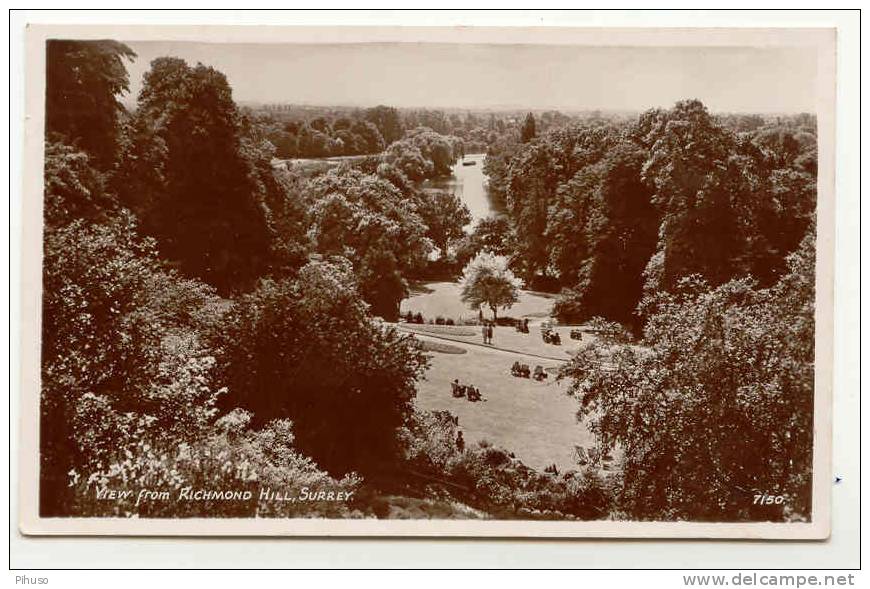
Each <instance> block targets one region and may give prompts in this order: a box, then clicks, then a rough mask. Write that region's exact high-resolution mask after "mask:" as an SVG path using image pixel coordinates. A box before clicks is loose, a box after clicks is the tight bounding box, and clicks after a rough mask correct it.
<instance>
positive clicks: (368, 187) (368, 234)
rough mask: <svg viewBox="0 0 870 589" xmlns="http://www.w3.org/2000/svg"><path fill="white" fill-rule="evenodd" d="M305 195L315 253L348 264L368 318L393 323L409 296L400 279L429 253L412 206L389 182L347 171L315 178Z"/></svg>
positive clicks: (337, 170) (428, 246)
mask: <svg viewBox="0 0 870 589" xmlns="http://www.w3.org/2000/svg"><path fill="white" fill-rule="evenodd" d="M306 193H307V196H306V198H307V201H308V202H309V203H310V205H311V216H312V225H311V229H310V231H309V233H310V235H311V238H312V241H313V243H314V247H315V249H316V251H318V252H320V253H322V254H324V255H329V256H332V255H338V256H343V257H345V258H347V259H349V260H350V261H351V262H352V263H353V267H354V271H355V272H356V274H357V276H358V277H359V290H360V294H361V295H362V297H363V299H364V300H365V301H366V302H367V303H369V304H370V305H371V306H372V313H373V314H375V315H378V316H381V317H383V318H385V319H387V320H395V319H396V318H397V317H398V313H399V303H400V302H401V300H402V299H403V298H405V296H407V284H406V283H405V280H404V276H405V275H406V274H407V273H408V272H409V271H410V270H411V269H413V268H417V267H419V266H420V265H421V264H422V263H423V261H424V260H425V259H426V256H427V255H428V253H429V251H430V250H431V241H430V240H428V239H427V238H426V237H425V232H426V226H425V224H424V223H423V221H422V220H421V218H420V216H419V215H418V214H417V211H416V205H415V203H414V202H413V201H411V200H409V199H407V198H405V197H404V195H403V194H402V193H401V192H400V190H399V189H398V188H396V186H394V185H393V183H392V182H390V181H389V180H386V179H384V178H381V177H379V176H377V175H374V174H364V173H362V172H360V171H358V170H353V169H350V168H339V169H336V170H330V171H329V172H328V173H326V174H324V175H322V176H320V177H318V178H316V179H314V180H313V181H311V182H310V183H309V184H308V186H307V189H306Z"/></svg>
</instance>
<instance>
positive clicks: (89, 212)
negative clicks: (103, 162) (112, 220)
mask: <svg viewBox="0 0 870 589" xmlns="http://www.w3.org/2000/svg"><path fill="white" fill-rule="evenodd" d="M44 175H45V185H44V202H45V209H44V211H43V217H44V219H45V224H46V225H47V226H52V227H54V226H59V225H63V224H66V223H69V222H71V221H73V220H75V219H77V218H89V219H96V218H99V217H100V216H103V215H104V214H105V213H107V212H111V211H113V210H115V209H117V201H116V200H115V198H114V196H113V195H112V194H111V193H110V192H109V191H107V190H106V187H105V182H104V179H103V176H104V175H103V174H100V172H99V171H98V170H97V169H95V168H94V166H93V165H92V158H91V157H90V156H89V155H88V154H87V153H85V152H84V151H81V150H80V149H78V148H76V147H73V146H70V145H67V144H64V143H58V142H55V141H47V142H46V144H45V165H44Z"/></svg>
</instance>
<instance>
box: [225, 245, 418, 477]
mask: <svg viewBox="0 0 870 589" xmlns="http://www.w3.org/2000/svg"><path fill="white" fill-rule="evenodd" d="M214 339H215V348H216V349H217V350H218V351H219V354H218V358H219V361H220V365H221V373H222V379H223V382H224V383H225V384H226V386H227V387H228V388H229V391H230V392H229V394H228V396H227V399H226V402H227V403H228V404H229V405H228V406H233V407H235V406H239V407H242V408H244V409H247V410H249V411H252V412H253V414H254V417H253V419H254V423H255V424H258V423H264V422H266V421H269V420H271V419H285V418H286V419H290V420H292V421H293V424H294V433H295V436H296V447H297V448H299V449H300V450H301V451H302V452H303V453H304V454H305V455H307V456H311V457H312V458H314V459H315V460H316V461H317V463H318V464H320V465H322V466H323V467H325V468H326V469H327V470H329V471H330V472H337V473H346V472H350V471H357V472H361V473H363V474H370V473H372V472H377V471H378V470H379V469H384V468H386V467H388V465H389V464H390V462H391V459H395V457H396V456H397V455H398V454H399V452H400V449H399V448H398V447H397V445H396V444H397V442H396V431H397V430H398V428H400V427H402V426H403V425H404V424H405V423H406V422H407V420H408V418H409V416H410V413H411V411H412V400H413V398H414V396H415V394H416V390H415V382H416V380H417V378H419V377H420V376H421V375H422V373H423V371H424V370H425V368H426V359H425V356H424V355H423V354H422V353H421V352H420V351H419V350H418V349H417V347H416V345H414V343H413V341H412V338H410V337H409V336H403V335H400V334H399V333H398V332H396V331H395V329H393V328H390V327H385V326H382V325H379V324H377V323H373V322H372V321H371V320H370V316H369V314H368V312H367V309H366V306H365V304H364V303H363V302H362V301H361V300H360V298H359V295H358V294H357V290H356V280H355V279H354V277H353V274H352V270H351V267H350V264H349V263H347V262H346V261H342V260H340V259H338V260H336V261H334V262H315V263H311V264H308V265H307V266H305V267H304V268H303V269H302V270H301V271H300V272H299V276H298V278H297V279H296V280H295V281H289V280H285V281H282V282H272V281H263V282H262V283H261V284H260V285H259V287H258V288H257V290H256V291H254V292H252V293H250V294H247V295H245V296H243V297H240V298H239V299H238V300H237V301H236V302H235V304H234V306H233V308H232V310H231V311H230V312H229V313H228V314H227V316H226V319H225V321H224V322H223V323H221V325H220V326H219V327H218V329H217V330H216V333H215V335H214Z"/></svg>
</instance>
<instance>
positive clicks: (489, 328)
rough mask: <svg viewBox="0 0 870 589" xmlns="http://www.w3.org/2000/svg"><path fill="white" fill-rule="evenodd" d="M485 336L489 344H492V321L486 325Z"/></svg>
mask: <svg viewBox="0 0 870 589" xmlns="http://www.w3.org/2000/svg"><path fill="white" fill-rule="evenodd" d="M486 337H487V339H489V343H490V345H492V323H490V324H489V325H487V326H486Z"/></svg>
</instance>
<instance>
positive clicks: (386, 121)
mask: <svg viewBox="0 0 870 589" xmlns="http://www.w3.org/2000/svg"><path fill="white" fill-rule="evenodd" d="M365 118H366V120H368V121H370V122H372V123H374V125H375V127H377V128H378V131H380V133H381V136H382V137H383V138H384V142H385V143H386V144H387V145H389V144H390V143H392V142H393V141H398V140H399V139H401V138H402V135H403V134H404V132H405V129H404V128H403V127H402V118H401V117H400V116H399V111H397V110H396V109H395V108H393V107H391V106H383V105H379V106H376V107H374V108H370V109H368V110H366V112H365Z"/></svg>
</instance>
